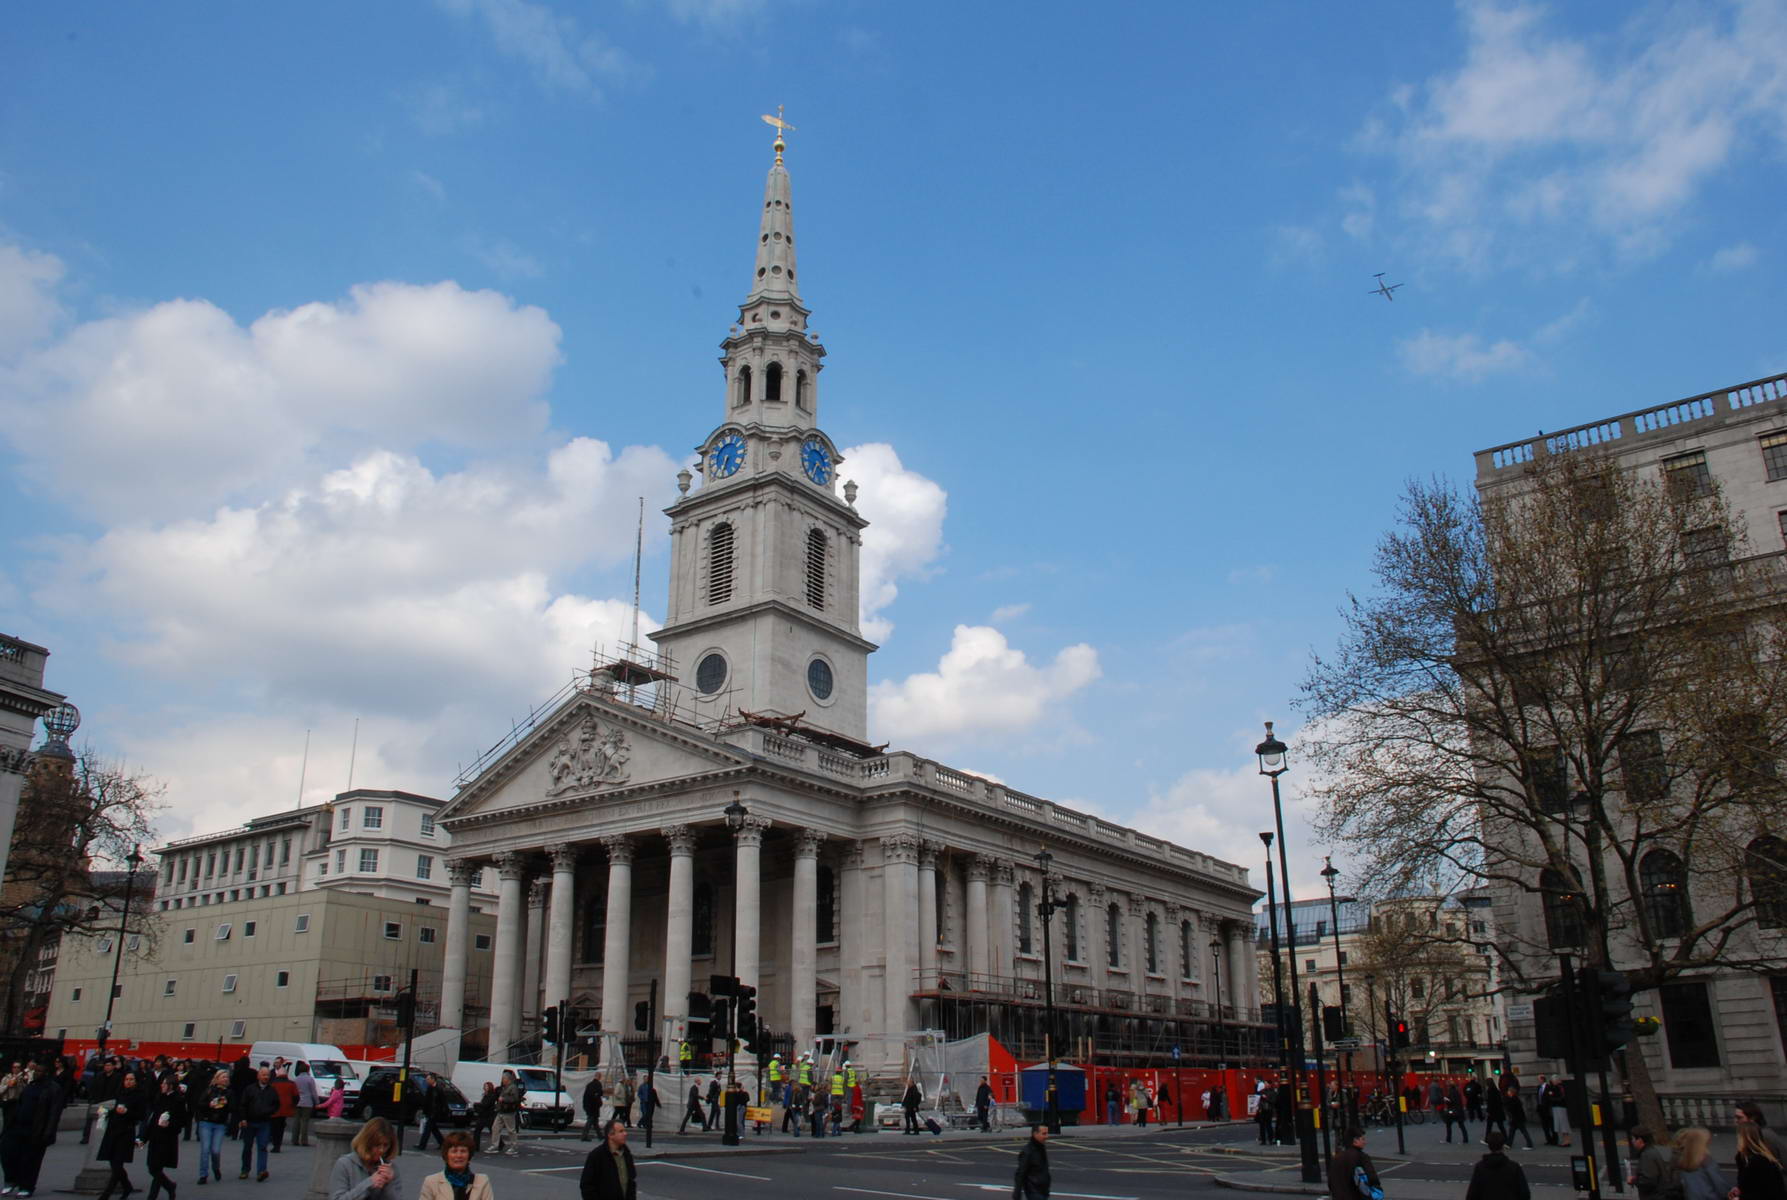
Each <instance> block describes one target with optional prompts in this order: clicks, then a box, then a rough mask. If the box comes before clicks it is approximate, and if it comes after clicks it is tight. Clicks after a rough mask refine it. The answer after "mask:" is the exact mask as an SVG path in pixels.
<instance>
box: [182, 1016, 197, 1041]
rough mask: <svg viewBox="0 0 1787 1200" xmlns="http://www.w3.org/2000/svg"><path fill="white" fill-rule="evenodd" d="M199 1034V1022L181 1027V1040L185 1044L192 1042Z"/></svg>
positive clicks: (191, 1022)
mask: <svg viewBox="0 0 1787 1200" xmlns="http://www.w3.org/2000/svg"><path fill="white" fill-rule="evenodd" d="M198 1033H199V1027H198V1024H197V1022H194V1021H188V1022H186V1024H184V1025H182V1026H180V1040H181V1041H183V1042H190V1041H191V1040H192V1039H193V1038H195V1037H197V1036H198Z"/></svg>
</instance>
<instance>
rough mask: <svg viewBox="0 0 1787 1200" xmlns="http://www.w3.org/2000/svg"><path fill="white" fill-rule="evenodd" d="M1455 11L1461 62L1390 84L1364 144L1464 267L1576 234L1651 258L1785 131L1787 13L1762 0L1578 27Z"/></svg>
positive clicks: (1435, 246) (1510, 12) (1529, 253)
mask: <svg viewBox="0 0 1787 1200" xmlns="http://www.w3.org/2000/svg"><path fill="white" fill-rule="evenodd" d="M1462 8H1463V12H1464V18H1465V25H1466V35H1467V41H1468V45H1467V50H1466V53H1465V59H1464V62H1463V63H1462V64H1461V65H1460V66H1458V67H1457V68H1456V69H1455V70H1451V71H1448V72H1445V73H1442V74H1439V75H1436V76H1434V77H1432V78H1430V79H1428V80H1427V81H1426V82H1425V83H1424V84H1423V85H1421V86H1420V87H1417V88H1407V87H1402V88H1399V89H1397V90H1396V91H1395V92H1393V93H1392V94H1391V95H1390V96H1389V97H1388V98H1387V101H1386V105H1385V108H1384V111H1383V112H1381V113H1380V114H1378V115H1376V116H1374V117H1373V118H1372V119H1371V120H1370V121H1368V122H1367V124H1366V127H1365V130H1364V131H1363V134H1362V138H1361V142H1362V144H1363V145H1364V146H1366V147H1368V148H1371V149H1375V150H1380V151H1383V152H1385V153H1387V154H1389V155H1390V156H1391V157H1392V159H1393V160H1394V161H1395V162H1396V163H1397V164H1398V166H1399V167H1400V168H1401V172H1402V176H1403V178H1402V179H1401V180H1400V181H1399V182H1398V185H1397V186H1398V189H1399V192H1400V195H1401V201H1400V204H1401V207H1402V210H1403V215H1404V216H1405V217H1408V218H1411V219H1412V220H1413V221H1414V222H1415V223H1416V224H1417V225H1418V226H1420V227H1421V228H1422V229H1423V230H1424V237H1425V240H1426V241H1427V242H1428V243H1429V245H1428V247H1427V248H1428V249H1430V250H1432V251H1434V252H1437V253H1440V254H1443V255H1446V256H1448V257H1451V258H1453V259H1455V260H1458V261H1460V262H1461V263H1463V264H1464V265H1468V266H1474V267H1485V266H1487V265H1489V264H1491V263H1495V264H1500V265H1505V264H1506V263H1508V262H1510V261H1512V260H1513V259H1514V258H1515V257H1517V256H1526V257H1531V258H1532V259H1533V260H1534V261H1543V262H1545V263H1547V264H1548V265H1549V264H1553V263H1555V262H1556V261H1557V259H1558V258H1559V257H1560V253H1559V251H1560V248H1562V249H1563V250H1564V254H1563V255H1561V256H1562V257H1567V258H1572V259H1573V257H1574V255H1575V254H1577V253H1579V251H1578V249H1577V247H1576V246H1575V245H1574V243H1575V242H1576V240H1577V239H1580V238H1581V237H1582V236H1583V235H1584V234H1587V235H1589V236H1591V237H1592V238H1595V239H1598V240H1599V242H1600V243H1601V244H1602V245H1603V246H1604V247H1605V248H1607V249H1608V250H1610V251H1611V252H1612V253H1614V254H1615V255H1616V256H1618V257H1622V258H1631V257H1635V256H1643V255H1650V254H1655V253H1657V252H1658V251H1659V250H1660V249H1661V248H1662V247H1663V246H1664V245H1666V244H1667V242H1668V241H1669V239H1670V237H1671V236H1672V235H1673V233H1674V231H1675V228H1676V218H1677V216H1678V214H1679V213H1680V212H1681V211H1682V210H1683V208H1685V207H1686V205H1687V204H1688V203H1689V202H1690V201H1691V200H1692V199H1693V198H1694V197H1695V196H1696V195H1697V194H1699V192H1700V191H1701V190H1702V189H1704V188H1705V187H1706V186H1708V185H1709V183H1710V182H1711V181H1712V180H1713V179H1714V178H1715V177H1716V176H1717V175H1718V174H1719V173H1720V172H1721V171H1723V170H1724V169H1725V168H1726V167H1727V166H1728V164H1729V163H1730V162H1731V161H1732V160H1733V159H1734V158H1736V157H1738V156H1739V155H1740V154H1744V153H1752V154H1757V155H1766V154H1777V153H1779V151H1780V149H1781V148H1782V145H1783V143H1784V142H1787V120H1784V119H1783V117H1782V113H1783V111H1787V9H1783V8H1782V7H1781V5H1779V4H1778V3H1773V2H1772V0H1731V2H1729V3H1722V4H1708V5H1697V6H1687V7H1681V8H1674V9H1667V10H1664V9H1659V8H1656V7H1652V8H1648V9H1643V10H1640V11H1637V12H1635V13H1634V15H1633V16H1632V19H1631V21H1630V23H1629V24H1628V26H1627V27H1626V28H1624V29H1622V30H1619V31H1617V32H1616V33H1615V34H1612V35H1608V36H1605V37H1601V38H1596V39H1592V40H1591V39H1588V38H1578V37H1572V36H1570V35H1567V34H1564V33H1562V32H1558V31H1555V30H1554V29H1553V28H1552V25H1551V22H1550V18H1549V14H1548V13H1547V11H1546V10H1545V9H1543V8H1541V7H1538V6H1535V5H1525V4H1512V5H1510V4H1503V3H1497V2H1495V0H1469V2H1467V3H1465V4H1463V5H1462ZM1545 235H1550V236H1545Z"/></svg>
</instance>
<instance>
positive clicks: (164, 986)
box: [161, 979, 174, 996]
mask: <svg viewBox="0 0 1787 1200" xmlns="http://www.w3.org/2000/svg"><path fill="white" fill-rule="evenodd" d="M161 994H162V995H164V996H171V995H173V994H174V981H173V980H172V979H164V980H162V981H161Z"/></svg>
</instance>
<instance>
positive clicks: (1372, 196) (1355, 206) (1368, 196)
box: [1340, 182, 1377, 242]
mask: <svg viewBox="0 0 1787 1200" xmlns="http://www.w3.org/2000/svg"><path fill="white" fill-rule="evenodd" d="M1340 203H1341V205H1342V206H1343V207H1344V208H1345V209H1346V211H1345V213H1344V214H1342V216H1341V218H1340V228H1341V229H1342V230H1343V231H1344V232H1345V233H1346V235H1347V236H1348V237H1350V238H1352V239H1353V240H1354V241H1360V242H1362V241H1364V240H1365V239H1366V238H1369V237H1370V236H1371V232H1372V229H1373V227H1374V226H1375V224H1376V222H1377V194H1376V193H1375V192H1373V191H1372V190H1371V188H1369V187H1367V186H1366V185H1365V184H1363V183H1358V182H1354V183H1350V184H1348V185H1347V186H1346V187H1344V188H1341V189H1340Z"/></svg>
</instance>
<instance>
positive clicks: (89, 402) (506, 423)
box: [0, 282, 559, 520]
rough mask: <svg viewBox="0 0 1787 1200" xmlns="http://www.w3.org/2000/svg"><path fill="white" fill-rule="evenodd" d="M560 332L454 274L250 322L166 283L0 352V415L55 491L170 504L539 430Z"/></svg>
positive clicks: (116, 503) (154, 512)
mask: <svg viewBox="0 0 1787 1200" xmlns="http://www.w3.org/2000/svg"><path fill="white" fill-rule="evenodd" d="M558 344H559V328H558V326H557V325H556V324H554V323H553V322H552V320H551V319H550V318H549V317H547V315H546V314H545V312H543V311H542V310H540V309H538V308H533V307H522V306H517V305H516V304H514V303H513V302H512V301H511V300H509V299H508V298H507V297H505V296H502V295H499V294H497V293H495V292H488V291H481V292H468V291H465V290H464V289H462V288H460V287H459V285H457V284H455V283H450V282H448V283H438V284H433V285H429V286H417V285H413V284H401V283H373V284H363V285H361V286H358V287H356V288H354V289H353V290H352V291H351V293H350V294H349V297H348V299H347V300H346V301H344V302H341V303H337V304H323V303H313V304H306V305H303V306H301V307H299V308H296V309H292V310H290V311H275V312H270V313H268V314H267V315H265V316H263V317H261V318H260V319H259V320H257V321H255V322H254V324H253V325H251V326H249V327H248V328H246V329H244V328H242V327H241V326H240V325H238V324H237V323H236V322H235V321H234V320H233V319H232V318H231V317H230V316H229V315H228V314H227V313H225V312H224V311H223V310H222V309H220V308H218V307H216V306H215V305H213V304H210V303H209V302H207V301H204V300H170V301H166V302H164V303H161V304H157V305H154V306H153V307H151V308H148V309H145V310H143V311H141V312H136V313H131V314H128V315H125V316H119V317H110V318H106V319H103V320H98V321H90V322H87V323H85V324H83V325H80V326H78V327H76V328H74V329H72V330H70V331H69V332H68V333H67V334H66V335H65V336H64V337H62V338H61V339H59V340H58V341H56V342H55V343H53V344H51V345H48V346H45V347H43V348H41V349H39V350H36V351H33V352H32V353H30V354H28V355H26V356H25V357H24V358H23V359H22V360H21V361H20V362H19V363H18V365H17V366H16V367H13V368H0V414H3V415H4V417H5V434H6V436H8V437H9V438H10V439H11V440H12V442H13V443H14V446H15V448H16V449H17V450H18V451H19V453H20V454H21V456H22V457H23V458H24V459H25V470H26V471H27V472H28V473H29V475H30V476H31V477H33V478H34V479H36V480H38V481H39V482H40V483H43V484H45V485H47V486H48V487H49V488H50V489H51V490H52V491H53V492H54V493H55V494H56V496H57V497H58V498H59V499H62V500H65V501H67V502H68V503H70V504H71V505H73V506H75V507H77V508H80V509H83V510H85V511H86V512H88V513H90V514H92V515H96V516H99V517H101V518H106V519H109V518H117V519H128V520H157V519H165V518H168V517H174V516H180V515H185V514H189V513H191V512H193V511H194V510H195V509H199V510H202V509H204V508H206V507H209V506H211V505H214V504H219V503H229V502H232V501H236V500H239V499H242V498H244V497H248V496H265V495H267V494H268V492H269V491H270V490H277V489H278V488H280V487H283V486H292V485H295V484H297V483H298V482H300V481H301V480H303V479H304V478H307V477H310V476H312V475H314V473H315V471H316V468H317V466H318V464H319V462H326V461H328V460H330V459H331V458H333V459H334V460H335V461H339V454H340V451H341V450H342V448H344V447H358V446H364V445H366V444H368V443H372V444H378V443H381V442H382V443H384V444H386V445H399V446H408V445H413V444H416V443H418V442H422V443H429V442H432V443H440V444H446V445H454V446H463V447H476V448H479V449H485V450H488V449H492V448H494V447H493V443H495V444H500V443H502V442H503V441H513V440H515V439H518V438H522V437H526V436H531V435H535V434H537V433H539V432H540V431H542V430H543V429H544V427H545V422H546V415H547V413H546V406H545V404H544V402H543V401H542V399H541V396H542V394H543V393H544V391H545V388H546V385H547V383H548V381H549V380H550V378H551V374H552V371H553V369H554V367H556V365H557V364H558V361H559V349H558ZM70 429H78V430H80V432H81V436H79V437H69V436H68V431H69V430H70Z"/></svg>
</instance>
